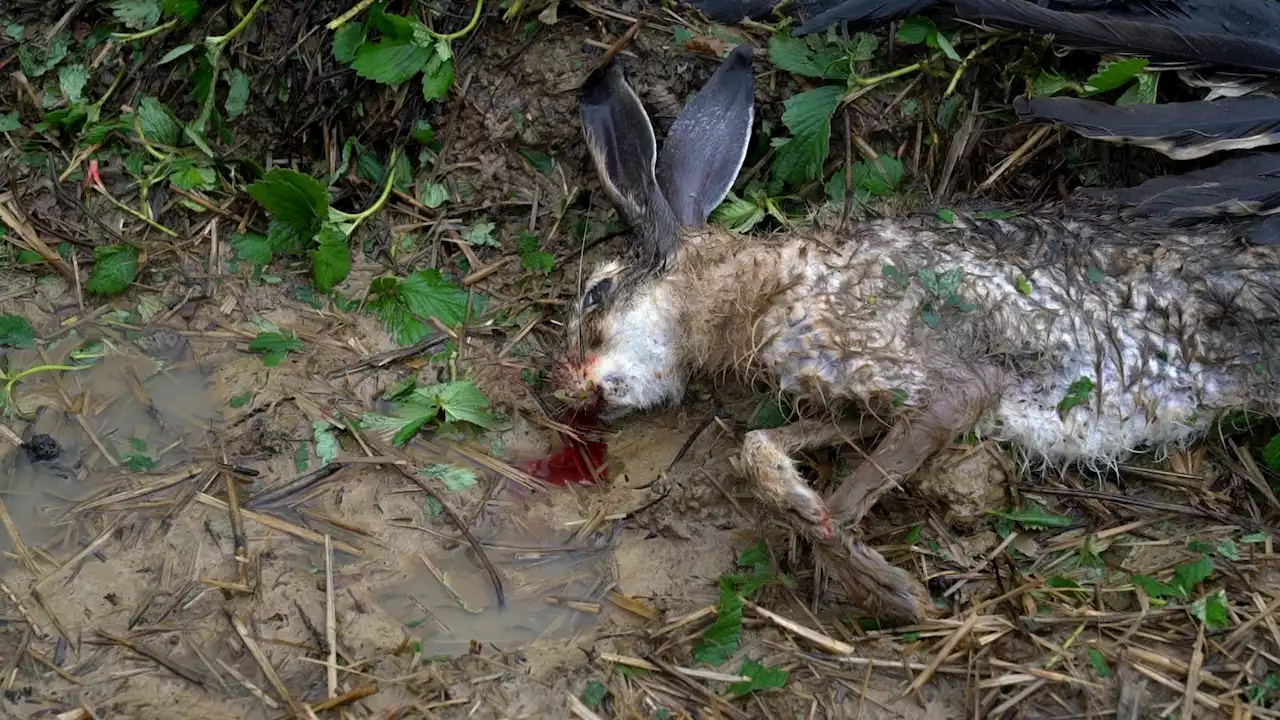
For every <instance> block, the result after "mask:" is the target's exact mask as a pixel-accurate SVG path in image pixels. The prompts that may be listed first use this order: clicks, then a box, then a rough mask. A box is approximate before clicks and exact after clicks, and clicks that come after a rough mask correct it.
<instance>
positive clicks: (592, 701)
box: [579, 680, 609, 710]
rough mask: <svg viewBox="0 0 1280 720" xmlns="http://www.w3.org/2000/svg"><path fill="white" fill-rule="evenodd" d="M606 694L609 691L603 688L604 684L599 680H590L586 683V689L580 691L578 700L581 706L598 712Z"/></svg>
mask: <svg viewBox="0 0 1280 720" xmlns="http://www.w3.org/2000/svg"><path fill="white" fill-rule="evenodd" d="M608 694H609V689H608V688H606V687H605V686H604V683H601V682H600V681H599V680H592V681H591V682H589V683H587V687H586V689H585V690H583V691H582V696H581V697H580V698H579V699H580V700H582V704H583V705H586V706H587V707H589V708H591V709H592V710H599V709H600V706H601V705H602V704H604V697H605V695H608Z"/></svg>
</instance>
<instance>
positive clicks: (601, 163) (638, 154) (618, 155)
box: [578, 58, 678, 257]
mask: <svg viewBox="0 0 1280 720" xmlns="http://www.w3.org/2000/svg"><path fill="white" fill-rule="evenodd" d="M578 113H579V115H580V116H581V118H582V130H583V133H584V135H585V136H586V140H587V150H588V151H590V153H591V159H592V160H593V161H594V163H595V166H596V173H597V174H598V175H599V176H600V182H601V183H602V184H603V185H604V187H605V190H606V191H607V192H608V193H609V196H610V198H611V199H612V200H613V202H614V204H615V205H616V206H617V207H618V210H619V211H620V212H621V213H622V215H623V217H625V218H626V219H627V221H628V222H629V223H631V225H632V226H633V227H634V228H635V229H636V230H637V231H638V233H639V235H640V238H641V240H642V242H644V243H645V244H646V245H648V246H649V247H648V248H647V249H649V250H651V251H652V252H654V253H655V254H656V255H657V256H659V257H662V256H665V255H666V254H667V253H669V252H670V251H671V250H672V249H673V248H674V247H675V244H676V241H677V240H678V237H677V233H676V227H675V220H674V218H673V217H672V215H671V208H670V207H669V206H668V205H667V201H666V200H665V199H664V198H663V197H662V191H661V190H659V188H658V182H657V180H656V179H655V177H654V164H655V162H656V160H657V154H658V152H657V151H658V147H657V141H656V140H655V139H654V135H653V125H652V124H650V122H649V115H648V113H646V112H645V110H644V106H643V105H641V104H640V98H638V97H636V93H635V91H634V90H632V89H631V86H630V85H629V84H628V83H627V80H626V78H625V77H624V76H623V74H622V66H621V65H620V64H619V63H618V61H617V59H616V58H615V59H613V60H610V62H609V64H607V65H605V66H604V67H601V68H598V69H596V70H595V71H594V72H592V73H591V75H589V76H588V77H587V80H586V82H584V83H583V84H582V89H581V90H580V91H579V93H578Z"/></svg>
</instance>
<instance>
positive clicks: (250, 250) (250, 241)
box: [231, 233, 272, 267]
mask: <svg viewBox="0 0 1280 720" xmlns="http://www.w3.org/2000/svg"><path fill="white" fill-rule="evenodd" d="M231 249H232V250H233V251H235V254H236V258H237V259H240V260H243V261H245V262H247V263H249V264H250V265H252V266H254V267H265V266H267V265H270V264H271V256H272V252H271V242H270V241H269V240H267V238H265V237H263V236H262V235H259V234H257V233H236V234H235V235H232V236H231Z"/></svg>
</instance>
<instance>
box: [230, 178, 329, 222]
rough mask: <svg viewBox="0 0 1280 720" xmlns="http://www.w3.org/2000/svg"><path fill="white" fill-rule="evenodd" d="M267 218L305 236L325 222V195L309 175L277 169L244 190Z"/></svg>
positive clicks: (327, 207)
mask: <svg viewBox="0 0 1280 720" xmlns="http://www.w3.org/2000/svg"><path fill="white" fill-rule="evenodd" d="M245 190H246V191H248V193H249V195H251V196H252V197H253V199H254V200H257V201H258V204H259V205H262V206H263V207H264V208H266V209H267V212H269V213H271V216H272V217H273V218H274V219H276V220H278V221H280V222H282V223H284V224H286V225H289V226H290V227H292V228H294V229H295V230H296V231H297V232H299V233H302V234H307V233H308V232H311V231H312V228H315V226H316V223H317V222H323V221H325V220H328V219H329V193H328V192H327V191H326V190H325V189H324V186H323V185H321V184H320V183H319V181H317V180H316V179H315V178H313V177H311V176H310V175H303V174H302V173H300V172H297V171H296V170H288V169H285V168H277V169H275V170H272V171H270V172H268V173H266V174H264V175H263V176H262V179H261V180H259V181H257V182H255V183H253V184H252V185H250V186H249V187H247V188H245Z"/></svg>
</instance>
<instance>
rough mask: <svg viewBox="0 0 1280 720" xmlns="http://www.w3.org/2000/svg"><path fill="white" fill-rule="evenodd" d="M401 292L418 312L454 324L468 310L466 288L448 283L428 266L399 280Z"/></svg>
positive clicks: (410, 307)
mask: <svg viewBox="0 0 1280 720" xmlns="http://www.w3.org/2000/svg"><path fill="white" fill-rule="evenodd" d="M400 295H401V297H402V298H404V301H405V304H406V305H407V306H408V307H409V309H410V310H412V311H413V312H414V313H415V314H417V315H421V316H422V317H434V318H436V319H437V320H439V321H440V322H442V323H444V324H445V325H447V326H449V327H452V326H454V325H457V324H458V323H460V322H462V320H463V318H464V317H465V316H466V313H467V291H466V290H463V289H462V288H460V287H458V286H457V285H454V284H453V283H451V282H449V281H448V280H447V279H446V278H445V277H444V275H442V274H441V273H440V271H439V270H437V269H435V268H426V269H424V270H419V271H418V272H416V273H413V274H412V275H410V276H409V277H406V278H405V279H404V281H403V282H402V283H400Z"/></svg>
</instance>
